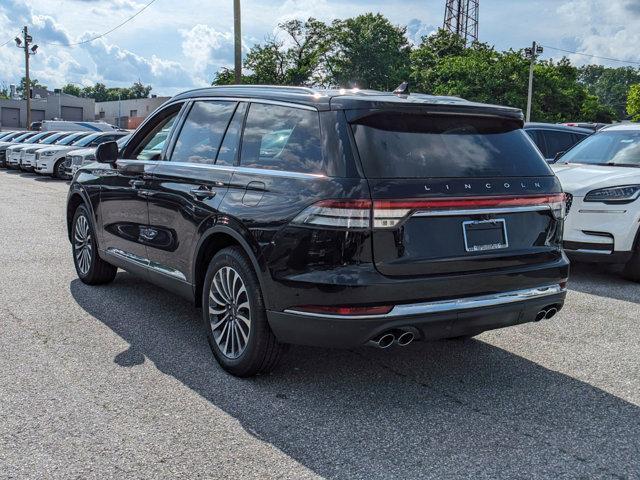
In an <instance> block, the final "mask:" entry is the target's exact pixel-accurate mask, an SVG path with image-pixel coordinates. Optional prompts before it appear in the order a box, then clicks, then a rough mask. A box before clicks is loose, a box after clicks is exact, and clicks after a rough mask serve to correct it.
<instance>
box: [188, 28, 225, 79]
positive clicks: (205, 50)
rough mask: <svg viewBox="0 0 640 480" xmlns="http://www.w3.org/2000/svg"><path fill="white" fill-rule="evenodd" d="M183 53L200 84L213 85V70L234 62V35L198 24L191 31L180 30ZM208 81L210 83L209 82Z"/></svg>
mask: <svg viewBox="0 0 640 480" xmlns="http://www.w3.org/2000/svg"><path fill="white" fill-rule="evenodd" d="M180 35H182V52H183V53H184V56H185V57H186V58H187V59H188V60H189V62H188V66H187V68H188V69H189V70H191V71H192V72H193V74H194V75H195V76H196V77H197V78H198V80H199V82H200V83H211V79H210V78H208V79H207V77H209V75H210V74H211V69H212V67H213V69H217V68H218V67H220V66H221V65H229V64H230V63H232V62H233V50H234V44H233V33H232V32H230V31H226V32H222V31H218V30H216V29H215V28H213V27H210V26H207V25H203V24H198V25H196V26H194V27H193V28H191V29H190V30H180ZM207 80H208V81H207Z"/></svg>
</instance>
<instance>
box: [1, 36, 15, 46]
mask: <svg viewBox="0 0 640 480" xmlns="http://www.w3.org/2000/svg"><path fill="white" fill-rule="evenodd" d="M12 41H13V38H10V39H9V40H7V41H6V42H4V43H0V47H4V46H5V45H6V44H7V43H9V42H12Z"/></svg>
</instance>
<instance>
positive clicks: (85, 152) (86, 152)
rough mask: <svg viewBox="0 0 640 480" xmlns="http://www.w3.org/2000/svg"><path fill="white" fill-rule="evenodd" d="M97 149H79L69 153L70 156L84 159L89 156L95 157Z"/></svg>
mask: <svg viewBox="0 0 640 480" xmlns="http://www.w3.org/2000/svg"><path fill="white" fill-rule="evenodd" d="M95 153H96V149H95V148H79V149H77V150H72V151H70V152H69V155H72V156H74V155H80V156H82V157H86V156H87V155H95Z"/></svg>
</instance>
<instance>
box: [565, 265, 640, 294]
mask: <svg viewBox="0 0 640 480" xmlns="http://www.w3.org/2000/svg"><path fill="white" fill-rule="evenodd" d="M569 289H570V290H576V291H578V292H582V293H588V294H590V295H597V296H599V297H608V298H613V299H616V300H622V301H625V302H633V303H640V284H638V283H636V282H632V281H630V280H626V279H625V278H623V277H622V266H621V265H608V264H605V263H603V264H599V263H584V262H573V261H572V262H571V277H570V278H569Z"/></svg>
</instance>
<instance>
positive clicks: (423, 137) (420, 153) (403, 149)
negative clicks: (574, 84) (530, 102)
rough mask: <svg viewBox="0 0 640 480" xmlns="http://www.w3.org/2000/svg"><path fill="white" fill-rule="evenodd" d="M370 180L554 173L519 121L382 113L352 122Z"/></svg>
mask: <svg viewBox="0 0 640 480" xmlns="http://www.w3.org/2000/svg"><path fill="white" fill-rule="evenodd" d="M352 130H353V134H354V137H355V140H356V145H357V147H358V151H359V153H360V157H361V159H362V164H363V168H364V171H365V174H366V175H367V176H368V177H369V178H421V177H511V176H539V175H550V174H551V171H550V169H549V167H548V166H547V164H546V162H545V161H544V160H543V159H542V157H541V156H540V153H539V152H538V151H537V150H536V148H535V147H534V146H533V145H532V144H531V142H530V140H529V139H528V138H527V137H526V136H525V135H526V133H524V131H523V130H522V129H520V128H519V125H518V123H516V122H511V121H507V120H501V119H492V118H481V117H468V118H465V117H453V116H452V117H447V116H435V115H434V116H428V115H424V114H406V113H395V112H384V113H377V114H373V115H367V116H365V117H363V118H361V119H360V120H358V121H357V122H355V123H353V124H352Z"/></svg>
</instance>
